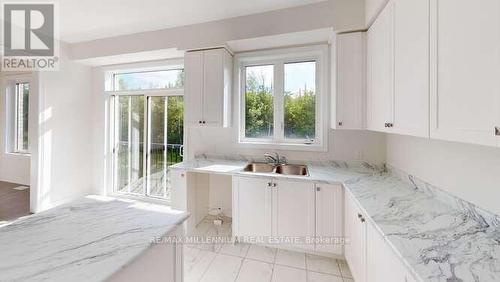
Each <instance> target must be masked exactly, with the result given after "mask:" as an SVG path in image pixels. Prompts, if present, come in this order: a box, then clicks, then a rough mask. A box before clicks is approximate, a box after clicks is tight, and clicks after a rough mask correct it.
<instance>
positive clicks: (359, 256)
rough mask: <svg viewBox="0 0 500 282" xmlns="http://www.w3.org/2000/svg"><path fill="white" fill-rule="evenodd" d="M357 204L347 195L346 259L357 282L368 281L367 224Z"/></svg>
mask: <svg viewBox="0 0 500 282" xmlns="http://www.w3.org/2000/svg"><path fill="white" fill-rule="evenodd" d="M361 216H362V213H361V212H360V210H359V208H358V206H357V205H356V202H354V199H352V197H351V196H350V195H349V193H347V192H346V193H345V222H344V224H345V227H344V231H345V239H346V244H345V258H346V260H347V263H348V264H349V268H350V269H351V273H352V275H353V276H354V280H355V281H357V282H365V281H366V224H365V223H366V222H361V219H360V217H361Z"/></svg>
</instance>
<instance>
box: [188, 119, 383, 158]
mask: <svg viewBox="0 0 500 282" xmlns="http://www.w3.org/2000/svg"><path fill="white" fill-rule="evenodd" d="M236 130H237V129H236V127H233V128H226V129H224V128H189V129H188V131H187V137H186V139H187V148H188V151H187V153H188V156H187V157H188V158H193V157H194V156H195V155H197V154H203V153H209V154H239V155H245V156H257V157H263V154H265V153H270V152H278V153H280V154H282V155H284V156H286V157H287V158H288V159H289V160H365V161H368V162H373V163H383V162H384V161H385V136H384V134H381V133H376V132H369V131H348V130H335V131H334V130H329V138H328V141H329V142H328V143H329V144H328V151H327V152H308V151H283V150H274V149H252V148H245V147H240V146H239V145H238V144H237V136H238V134H237V132H236Z"/></svg>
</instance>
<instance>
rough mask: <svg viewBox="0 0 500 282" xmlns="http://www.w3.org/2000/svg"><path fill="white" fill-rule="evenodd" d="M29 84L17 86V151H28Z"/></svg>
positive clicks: (18, 84)
mask: <svg viewBox="0 0 500 282" xmlns="http://www.w3.org/2000/svg"><path fill="white" fill-rule="evenodd" d="M29 93H30V86H29V83H17V84H16V103H17V104H16V133H17V135H16V138H15V150H16V151H17V152H27V151H28V113H29Z"/></svg>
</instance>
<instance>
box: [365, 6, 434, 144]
mask: <svg viewBox="0 0 500 282" xmlns="http://www.w3.org/2000/svg"><path fill="white" fill-rule="evenodd" d="M367 49H368V52H367V54H368V55H367V65H368V67H367V85H368V89H367V120H368V128H369V129H371V130H375V131H382V132H388V133H398V134H405V135H413V136H420V137H429V0H418V1H416V0H391V1H389V3H388V4H387V5H386V7H385V8H384V10H383V11H382V12H381V13H380V15H379V17H378V18H377V19H376V21H375V22H374V23H373V25H372V26H371V27H370V29H369V31H368V44H367Z"/></svg>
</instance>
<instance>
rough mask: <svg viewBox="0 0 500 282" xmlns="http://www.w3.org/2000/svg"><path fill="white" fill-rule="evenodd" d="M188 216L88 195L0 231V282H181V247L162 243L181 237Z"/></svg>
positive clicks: (145, 205)
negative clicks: (136, 278)
mask: <svg viewBox="0 0 500 282" xmlns="http://www.w3.org/2000/svg"><path fill="white" fill-rule="evenodd" d="M188 216H189V214H187V213H185V212H181V211H176V210H173V209H171V208H169V207H167V206H162V205H157V204H150V203H144V202H138V201H132V200H124V199H116V198H110V197H102V196H87V197H85V198H82V199H79V200H77V201H74V202H71V203H69V204H65V205H62V206H59V207H56V208H53V209H50V210H47V211H44V212H41V213H38V214H35V215H31V216H28V217H25V218H21V219H19V220H17V221H15V222H13V223H12V224H10V225H7V226H4V227H2V228H0V281H73V282H75V281H86V282H90V281H134V277H135V275H139V274H140V275H141V276H140V277H141V279H140V281H159V280H160V279H158V277H159V276H161V277H162V278H161V281H181V278H182V246H181V244H178V243H168V242H167V241H168V240H162V238H172V237H175V236H181V234H182V223H183V222H184V221H185V220H186V219H187V218H188ZM159 242H160V243H159ZM137 277H139V276H137ZM136 281H138V280H136Z"/></svg>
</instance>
